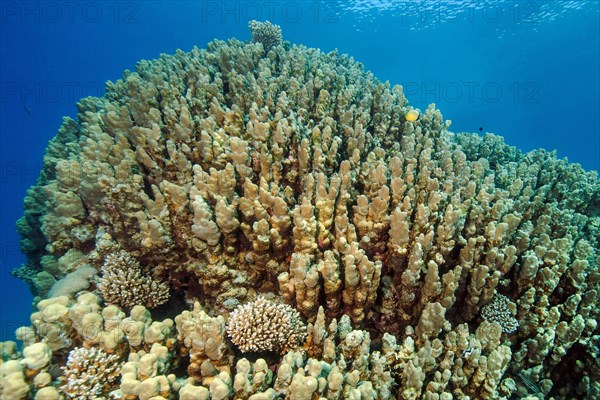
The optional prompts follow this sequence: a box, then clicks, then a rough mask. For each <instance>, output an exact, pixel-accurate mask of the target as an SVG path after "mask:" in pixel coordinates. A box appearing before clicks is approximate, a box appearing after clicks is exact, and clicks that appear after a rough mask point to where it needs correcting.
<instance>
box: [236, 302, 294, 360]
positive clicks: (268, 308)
mask: <svg viewBox="0 0 600 400" xmlns="http://www.w3.org/2000/svg"><path fill="white" fill-rule="evenodd" d="M227 333H228V334H229V336H230V337H231V341H232V342H233V343H234V344H235V345H236V346H237V347H238V348H239V349H240V350H241V351H243V352H249V351H277V352H280V353H287V352H288V351H289V350H293V349H295V348H297V347H299V346H302V345H303V344H304V340H305V339H306V325H305V324H304V322H303V321H302V318H300V314H299V313H298V311H296V310H294V309H293V308H292V307H290V306H289V305H287V304H277V303H274V302H272V301H269V300H267V299H265V298H264V297H259V298H257V299H256V300H254V301H253V302H251V303H247V304H244V305H242V306H239V307H238V308H236V309H235V310H234V311H233V312H232V313H231V315H230V317H229V323H228V325H227Z"/></svg>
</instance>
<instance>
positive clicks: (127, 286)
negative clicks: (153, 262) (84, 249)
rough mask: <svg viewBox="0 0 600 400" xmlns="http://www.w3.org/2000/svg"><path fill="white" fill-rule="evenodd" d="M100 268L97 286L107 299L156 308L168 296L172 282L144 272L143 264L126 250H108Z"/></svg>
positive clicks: (124, 305)
mask: <svg viewBox="0 0 600 400" xmlns="http://www.w3.org/2000/svg"><path fill="white" fill-rule="evenodd" d="M101 272H102V277H101V278H100V279H99V280H98V290H100V293H101V294H102V298H103V299H104V301H105V302H106V303H110V304H117V305H120V306H122V307H126V308H131V307H133V306H135V305H138V304H141V305H144V306H146V307H148V308H154V307H157V306H159V305H161V304H163V303H165V302H167V301H168V300H169V286H167V285H166V284H165V283H162V282H157V281H155V280H153V279H152V278H151V277H149V276H146V275H144V274H143V271H142V267H141V266H140V264H139V263H138V262H137V261H136V260H135V259H134V258H133V257H131V256H130V255H129V254H127V252H125V251H120V252H118V253H111V254H108V255H107V256H106V258H105V259H104V264H103V265H102V268H101Z"/></svg>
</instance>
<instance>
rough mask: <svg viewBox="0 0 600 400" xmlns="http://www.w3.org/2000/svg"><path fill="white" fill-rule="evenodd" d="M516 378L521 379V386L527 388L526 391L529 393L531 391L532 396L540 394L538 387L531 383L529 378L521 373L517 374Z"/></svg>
mask: <svg viewBox="0 0 600 400" xmlns="http://www.w3.org/2000/svg"><path fill="white" fill-rule="evenodd" d="M517 376H518V377H519V379H521V382H523V384H524V385H525V386H526V387H527V389H528V390H529V391H531V392H532V393H533V394H536V393H541V392H542V391H541V390H540V388H539V386H538V385H537V384H536V383H535V382H534V381H532V380H531V378H529V377H528V376H525V375H524V374H523V373H521V372H519V373H517Z"/></svg>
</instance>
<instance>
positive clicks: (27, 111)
mask: <svg viewBox="0 0 600 400" xmlns="http://www.w3.org/2000/svg"><path fill="white" fill-rule="evenodd" d="M25 112H26V113H27V114H29V115H31V108H29V107H27V106H25Z"/></svg>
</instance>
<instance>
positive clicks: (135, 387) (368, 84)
mask: <svg viewBox="0 0 600 400" xmlns="http://www.w3.org/2000/svg"><path fill="white" fill-rule="evenodd" d="M251 27H252V28H253V29H263V30H262V31H261V32H260V33H258V32H254V35H253V36H254V38H255V41H256V43H249V42H240V41H237V40H230V41H228V42H223V41H214V42H212V43H210V44H209V46H208V49H206V50H200V49H197V48H194V49H193V50H192V51H191V52H189V53H185V52H183V51H178V52H177V53H176V54H175V55H172V56H169V55H163V56H161V58H160V59H158V60H154V61H141V62H140V63H138V65H137V67H136V71H135V72H130V71H127V72H126V73H125V75H124V77H123V79H122V80H119V81H117V82H115V83H113V82H108V84H107V90H106V95H105V96H104V97H102V98H85V99H83V100H82V101H81V102H80V103H79V104H78V107H79V115H78V120H77V121H74V120H71V119H69V118H65V120H64V123H63V125H62V126H61V128H60V130H59V131H58V134H57V136H56V137H55V138H54V139H53V140H52V141H51V142H50V144H49V146H48V149H47V152H46V155H45V158H44V168H43V171H42V173H41V175H40V178H39V180H38V183H37V185H36V186H34V187H32V188H31V189H30V190H29V192H28V194H27V197H26V200H25V215H24V216H23V218H21V220H20V221H19V223H18V228H19V232H20V233H21V235H22V237H23V240H22V250H23V252H25V253H26V254H27V257H28V259H27V263H26V264H25V265H24V266H23V267H22V268H21V269H20V270H19V272H18V275H19V276H21V277H23V278H25V279H26V281H27V282H29V284H30V285H31V288H32V290H33V291H34V293H35V294H36V295H37V298H36V307H37V311H36V312H35V313H33V314H32V316H31V322H32V324H31V326H29V327H23V328H20V329H19V330H18V332H17V337H18V339H19V340H22V341H23V346H24V349H23V350H22V352H18V351H17V350H16V348H15V344H14V343H12V342H6V343H3V344H2V347H1V349H2V366H1V373H2V383H1V390H2V392H1V393H2V394H1V396H2V398H3V399H11V400H14V399H25V398H35V399H38V400H42V399H59V398H63V399H70V398H78V399H86V398H112V399H132V400H133V399H141V400H146V399H154V400H157V399H176V398H179V399H209V398H211V399H234V398H235V399H253V400H257V399H275V398H282V399H283V398H287V399H317V398H319V399H388V398H394V399H420V398H423V399H492V398H493V399H514V398H530V399H534V398H547V399H573V398H587V399H597V398H600V383H599V380H600V364H599V360H598V357H599V354H600V351H599V345H600V339H599V338H600V328H599V327H598V325H597V319H598V317H599V311H598V310H599V308H598V303H599V300H598V298H599V287H598V285H599V281H600V274H599V271H598V263H599V254H600V253H599V252H598V249H599V248H600V243H599V240H600V183H599V180H598V177H597V175H596V174H594V173H590V172H585V171H583V170H582V169H581V168H580V167H579V166H578V165H573V164H568V163H567V162H566V161H564V160H557V159H556V158H555V155H554V154H552V153H548V152H545V151H543V150H537V151H533V152H531V153H527V154H522V153H520V152H518V151H517V150H516V149H514V148H512V147H509V146H507V145H505V144H504V143H503V141H502V139H501V138H499V137H497V136H493V135H486V136H485V137H478V136H476V135H471V134H452V133H450V132H449V131H448V127H449V123H448V122H445V121H444V120H443V119H442V115H441V114H440V112H439V111H438V110H436V109H435V108H434V106H433V105H432V106H430V107H429V108H428V109H427V110H425V111H424V112H421V113H420V115H419V114H416V113H413V114H411V115H417V116H418V117H417V118H412V117H411V118H409V119H410V120H409V119H407V118H406V115H407V113H409V112H410V111H411V110H413V108H411V107H410V106H409V104H408V101H407V100H406V99H405V97H404V94H403V92H402V87H400V86H393V87H390V85H389V84H387V83H381V82H379V81H378V80H376V79H375V78H374V77H373V75H372V74H370V73H369V72H365V71H364V69H363V67H362V65H361V64H359V63H357V62H355V61H354V60H353V59H352V58H350V57H348V56H346V55H339V54H337V53H336V52H333V53H329V54H324V53H322V52H321V51H319V50H318V49H311V48H306V47H303V46H296V45H290V44H289V43H287V42H281V40H280V37H279V36H277V33H278V32H279V34H280V31H279V30H278V28H276V27H274V26H273V25H271V24H269V26H268V27H267V28H268V29H266V28H264V25H261V24H260V23H252V24H251ZM261 27H262V28H261ZM269 32H271V33H273V34H274V35H275V37H271V38H268V37H267V36H268V33H269ZM119 260H121V261H123V262H124V263H128V265H129V266H131V265H133V266H135V267H136V271H138V273H129V274H128V273H126V271H125V270H124V269H123V268H126V267H127V266H126V265H123V266H122V267H123V268H121V269H119V268H118V266H117V265H115V264H118V263H119ZM103 266H104V271H102V269H103ZM81 268H87V269H95V270H97V271H99V272H100V275H101V277H100V278H94V277H93V276H94V274H89V273H87V272H86V274H78V275H77V276H78V279H76V281H77V282H76V283H73V285H75V286H74V287H75V289H73V291H75V293H73V291H69V290H65V287H68V285H69V283H70V282H72V281H71V279H73V281H75V278H73V277H74V276H75V275H74V273H75V272H76V271H78V270H80V269H81ZM111 271H117V273H115V274H113V275H114V276H118V277H120V278H119V279H123V280H124V282H125V281H127V279H128V278H127V276H130V275H131V276H135V277H136V279H137V280H135V279H133V278H131V279H132V280H133V281H135V282H138V284H139V287H140V288H146V289H151V288H152V287H154V288H155V289H157V292H156V293H154V292H152V293H148V291H147V290H146V289H143V290H142V289H139V290H141V292H137V294H135V295H132V296H131V297H128V298H127V299H123V301H119V298H118V296H119V295H118V293H119V292H118V290H117V288H116V287H115V286H113V284H112V283H111V282H110V280H111V279H113V278H111V277H112V276H113V275H111ZM119 271H121V272H119ZM130 272H131V271H130ZM133 272H135V271H133ZM86 276H87V277H89V279H88V280H85V279H83V282H82V277H86ZM55 282H56V283H55ZM127 282H129V281H127ZM54 283H55V284H56V285H58V284H60V285H61V291H60V293H63V294H64V293H66V295H64V296H59V297H54V298H46V297H47V293H48V290H49V288H50V287H51V286H52V285H53V284H54ZM138 284H131V282H129V283H127V285H130V286H131V287H132V288H134V287H137V286H136V285H138ZM153 285H154V286H153ZM167 286H168V287H167ZM86 287H87V289H85V288H86ZM167 289H168V290H167ZM132 290H134V289H132ZM52 293H56V291H53V292H52ZM71 293H73V294H71ZM109 294H110V296H112V297H115V296H116V297H115V298H110V299H109V298H107V297H104V298H103V297H102V296H107V295H109ZM151 294H155V295H156V296H154V297H152V296H151ZM110 296H109V297H110ZM149 296H150V297H149ZM169 296H170V300H169V302H168V303H167V304H166V305H163V306H160V307H158V308H157V309H156V310H155V311H153V312H152V314H151V313H150V312H149V311H148V310H147V308H146V307H154V306H157V305H159V304H160V303H161V302H163V301H167V299H168V298H169ZM141 302H143V303H145V304H141ZM270 302H272V303H270ZM186 303H187V304H186ZM269 304H270V305H269ZM178 305H180V306H178ZM253 307H254V308H255V309H253ZM261 307H262V309H263V310H265V309H266V308H269V307H274V308H275V309H270V310H271V311H269V312H265V313H264V314H261V313H260V312H258V313H257V312H256V310H257V309H261ZM174 310H177V311H174ZM235 310H238V311H235ZM158 316H161V317H160V318H159V317H158ZM244 318H247V319H245V320H244ZM284 318H287V319H284ZM236 319H237V322H236ZM240 321H242V322H240ZM244 321H245V322H244ZM250 323H251V324H250ZM288 323H289V324H293V326H290V325H287V324H288ZM305 324H306V325H305ZM304 326H306V330H305V331H304V330H303V329H304V328H303V327H304ZM250 328H252V329H250ZM244 329H250V330H249V331H248V332H251V333H252V334H255V333H256V336H244V337H242V336H239V335H245V334H244V333H243V331H244ZM261 329H262V330H261ZM279 329H281V331H279ZM240 332H242V333H240ZM257 332H258V333H257ZM284 332H287V333H288V334H294V335H295V336H294V337H293V338H292V337H289V336H286V335H281V334H280V333H284ZM238 334H239V335H238ZM287 339H290V340H287ZM253 346H254V347H253ZM253 349H254V350H259V351H260V352H245V351H247V350H253ZM280 352H282V353H284V354H279V353H280ZM115 366H116V367H117V368H118V369H117V370H116V371H115V370H113V368H115ZM100 371H103V372H102V374H100ZM115 373H117V374H118V375H115ZM103 377H106V379H105V378H103Z"/></svg>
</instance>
